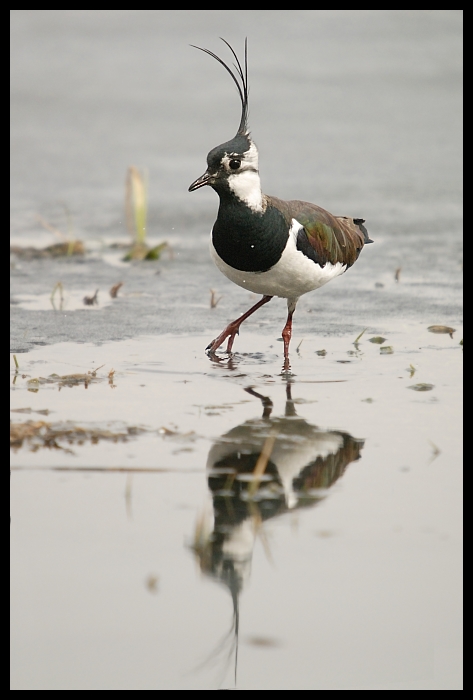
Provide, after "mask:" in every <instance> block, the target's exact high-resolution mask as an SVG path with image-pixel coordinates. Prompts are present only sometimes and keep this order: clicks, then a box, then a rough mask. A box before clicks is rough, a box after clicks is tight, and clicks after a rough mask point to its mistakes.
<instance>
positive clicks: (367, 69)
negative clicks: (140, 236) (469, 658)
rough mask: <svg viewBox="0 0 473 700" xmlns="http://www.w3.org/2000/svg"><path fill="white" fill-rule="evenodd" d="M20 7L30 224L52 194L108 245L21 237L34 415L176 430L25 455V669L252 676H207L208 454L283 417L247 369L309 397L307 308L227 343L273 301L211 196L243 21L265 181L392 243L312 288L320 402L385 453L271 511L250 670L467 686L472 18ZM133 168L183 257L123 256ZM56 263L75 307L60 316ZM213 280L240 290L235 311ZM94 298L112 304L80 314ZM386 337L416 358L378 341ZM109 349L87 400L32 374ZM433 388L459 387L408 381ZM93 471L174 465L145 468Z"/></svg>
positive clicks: (123, 681) (17, 335)
mask: <svg viewBox="0 0 473 700" xmlns="http://www.w3.org/2000/svg"><path fill="white" fill-rule="evenodd" d="M11 20H12V22H11V28H12V83H11V84H12V121H11V131H12V159H11V168H12V176H11V220H12V240H13V242H14V244H16V245H38V246H42V245H46V244H49V243H53V242H57V240H58V239H57V238H56V237H55V236H54V235H53V234H51V233H48V232H47V231H45V230H44V228H42V227H41V225H40V224H39V222H38V219H37V215H38V214H40V215H41V216H43V217H44V219H46V220H47V221H48V222H49V223H50V224H52V225H53V226H56V227H58V228H60V229H61V230H62V231H66V230H67V220H66V216H65V211H66V210H67V211H68V212H70V214H71V216H72V222H73V233H74V236H75V237H77V238H80V239H82V240H83V241H84V242H85V244H86V246H87V249H88V253H87V255H86V256H85V258H84V259H77V258H68V259H62V260H49V259H47V260H44V259H42V260H32V261H27V260H24V259H19V258H17V257H16V256H13V258H12V268H11V288H12V301H13V304H12V307H11V350H12V352H13V353H18V354H17V359H19V361H20V373H17V374H15V376H14V381H15V383H14V384H12V385H11V390H12V407H14V408H15V409H22V410H23V409H28V410H31V411H32V413H31V415H30V414H28V415H23V416H22V414H18V413H13V414H12V420H14V421H19V420H20V419H22V420H27V419H29V418H32V419H35V420H36V419H38V416H39V418H40V419H43V418H44V414H37V413H35V411H37V410H43V411H44V410H45V409H46V410H48V411H50V416H49V418H47V419H46V420H48V421H66V420H67V421H71V422H73V423H74V424H75V423H81V421H83V422H87V421H88V422H89V424H90V423H92V424H94V425H100V426H103V424H104V423H106V422H107V421H121V422H122V424H125V425H129V426H130V425H131V426H136V425H146V426H147V428H148V430H149V431H150V432H148V433H146V435H143V436H141V437H139V438H137V439H136V440H135V441H130V442H128V443H126V444H125V445H124V444H121V443H117V444H115V443H113V444H112V443H107V442H99V444H96V445H95V444H90V443H88V444H84V445H82V446H79V445H74V446H73V450H72V453H67V452H65V451H64V450H62V451H61V450H54V449H53V450H45V449H39V450H37V451H35V452H31V451H29V450H27V449H26V448H24V449H21V450H18V451H17V452H15V453H14V454H13V459H12V465H13V470H14V471H13V472H12V526H11V528H12V642H11V644H12V687H13V688H15V689H24V688H26V689H39V688H47V689H60V688H68V689H78V688H89V689H102V688H103V689H110V688H117V689H125V688H141V689H152V688H153V689H156V688H158V689H159V688H173V689H177V688H189V689H196V688H200V687H202V688H216V687H218V685H219V681H218V680H217V677H218V676H219V675H220V676H221V678H220V680H222V678H223V677H224V676H225V664H223V668H224V671H223V672H222V673H221V666H222V664H220V661H221V659H220V661H219V662H218V663H217V664H216V666H217V667H218V669H220V670H218V669H217V670H216V667H215V666H213V665H212V663H213V662H214V661H215V659H213V662H212V659H211V660H210V661H211V662H212V663H209V665H208V666H205V664H204V666H203V667H202V668H201V670H200V671H199V672H197V673H194V672H193V671H192V669H194V668H195V667H196V666H198V664H199V663H201V662H202V661H203V657H206V656H208V655H211V650H212V649H213V648H215V645H216V644H217V641H218V639H219V637H221V636H222V635H224V634H225V631H226V630H227V631H228V625H229V623H230V619H231V602H230V597H229V596H228V592H227V591H225V590H224V588H223V587H219V586H217V585H215V582H212V581H209V580H207V577H204V578H199V576H196V572H195V569H194V568H193V567H192V555H191V553H190V551H189V547H188V546H187V545H188V544H189V541H190V540H191V539H192V533H193V530H194V529H195V522H196V518H197V519H198V518H199V517H200V515H199V514H200V513H201V510H202V500H203V498H204V496H205V493H206V491H207V486H206V475H205V464H206V460H207V455H208V454H209V450H211V449H212V445H213V444H214V443H215V441H216V440H217V441H218V439H220V437H221V436H222V435H225V434H227V433H228V431H231V430H232V429H234V428H235V427H236V426H238V425H243V424H245V423H246V422H247V421H248V420H249V419H254V418H257V417H259V416H260V415H261V410H260V405H259V402H258V400H257V399H254V398H251V397H250V396H249V395H248V394H246V393H245V392H244V391H243V388H244V387H245V386H247V385H248V384H251V385H253V386H255V387H256V389H257V390H258V391H259V392H260V393H261V394H264V395H268V396H270V397H271V399H272V400H273V401H274V403H275V410H274V414H275V415H281V414H282V413H283V412H284V398H285V387H284V386H281V385H280V382H281V378H280V377H279V376H278V375H279V371H280V364H281V362H280V343H278V342H277V340H276V339H277V338H278V336H279V335H280V332H281V328H282V325H283V323H284V319H285V308H284V304H283V302H282V301H273V302H272V303H271V304H269V305H268V306H267V307H265V308H264V309H262V310H261V311H260V312H259V314H257V315H255V317H254V319H253V320H251V321H249V322H248V324H247V326H246V328H243V329H242V333H241V336H240V337H239V338H237V341H236V344H235V350H236V351H237V353H238V354H237V356H236V358H235V367H234V369H232V367H231V366H227V365H226V364H223V365H220V366H219V365H218V364H212V363H210V362H209V360H208V358H206V356H205V355H204V353H203V348H204V347H205V345H206V343H207V342H208V341H209V340H211V339H212V338H213V337H215V335H216V333H217V332H219V331H220V330H221V329H222V328H223V326H224V325H225V323H227V322H228V321H229V320H230V319H232V318H234V317H235V316H236V315H237V314H238V313H240V312H241V311H243V310H244V309H245V308H247V307H248V306H249V305H250V304H251V303H253V299H252V298H251V295H249V294H247V293H246V292H245V291H244V290H241V289H238V288H237V287H235V286H233V285H231V284H230V282H228V281H227V280H225V279H224V278H223V277H222V276H221V275H220V274H219V272H218V271H217V270H216V269H215V268H214V266H213V265H212V263H211V261H210V259H209V255H208V247H207V240H208V233H209V230H210V227H211V225H212V222H213V220H214V217H215V213H216V207H217V198H216V195H215V193H214V192H212V191H211V190H210V189H208V188H205V189H204V190H199V191H198V192H195V193H188V191H187V188H188V186H189V184H190V183H191V182H192V181H193V180H194V179H195V178H196V177H197V176H199V175H200V174H202V172H203V171H204V169H205V157H206V154H207V152H208V150H210V149H211V148H212V147H214V146H215V145H217V144H218V143H221V142H222V141H225V140H227V139H228V138H230V137H231V136H232V135H233V134H234V132H235V130H236V128H237V125H238V121H239V110H240V108H239V102H238V96H237V94H236V91H235V88H234V86H233V84H232V83H231V80H230V78H229V76H228V75H227V74H226V73H225V71H224V70H223V69H222V68H221V67H220V66H218V65H217V63H216V62H215V61H212V60H211V59H210V58H209V57H208V56H205V55H203V54H202V53H201V52H197V51H196V50H195V49H192V48H190V46H189V44H197V45H199V46H204V47H208V48H210V49H211V50H214V51H216V52H217V53H220V54H221V55H225V47H224V45H223V44H222V43H221V42H220V41H219V40H218V37H219V36H223V37H225V38H226V39H227V40H229V41H230V42H231V43H232V44H233V45H234V46H235V48H236V49H237V50H238V52H240V51H241V49H242V47H243V41H244V37H245V36H248V42H249V68H250V87H251V91H250V126H251V130H252V134H253V137H254V139H255V141H256V143H257V145H258V147H259V151H260V169H261V177H262V184H263V190H264V191H265V192H267V193H269V194H274V195H276V196H279V197H282V198H286V199H289V198H299V199H307V200H309V201H313V202H316V203H317V204H319V205H321V206H323V207H325V208H327V209H329V210H331V211H333V212H334V213H336V214H347V215H351V216H361V217H364V218H365V219H366V220H367V226H368V229H369V231H370V234H371V236H372V238H373V239H374V240H375V243H374V244H373V245H370V246H367V247H366V248H365V250H364V251H363V253H362V256H361V257H360V259H359V260H358V262H357V264H356V265H355V266H354V267H353V268H352V269H351V270H350V271H349V273H348V274H347V275H344V276H343V277H341V278H339V279H337V280H336V281H334V282H333V283H331V284H329V285H327V286H326V287H324V288H322V289H320V290H318V291H317V292H316V293H314V294H311V295H307V296H306V297H304V298H303V299H301V301H300V303H299V305H298V309H297V313H296V316H295V322H294V345H293V365H294V371H295V374H296V377H295V380H294V381H295V383H294V386H293V396H294V397H295V398H297V399H298V401H299V402H300V403H301V405H300V406H299V405H297V411H298V413H299V414H300V415H301V417H302V418H304V419H305V420H307V421H308V422H310V424H312V425H318V426H321V427H322V428H328V429H330V428H337V429H340V430H342V431H346V432H348V433H350V434H351V435H353V436H355V437H359V438H364V439H365V447H364V448H363V451H362V458H361V460H360V461H359V462H357V463H356V464H353V465H352V466H350V467H349V468H348V470H347V474H346V475H344V477H343V479H341V480H340V482H337V486H336V487H334V488H333V490H332V491H331V495H330V496H329V497H328V498H327V499H326V500H325V501H324V502H323V504H322V505H320V506H319V507H317V508H315V509H310V508H306V509H304V510H303V511H301V510H299V511H297V512H293V513H292V514H289V515H288V516H287V517H282V518H281V519H279V520H278V519H274V520H272V521H270V522H269V523H265V528H263V529H262V530H261V531H258V532H259V534H258V538H259V539H257V542H256V544H255V553H254V557H253V572H252V576H251V581H248V582H247V584H246V586H245V590H244V591H243V594H242V614H241V624H242V626H241V645H240V652H241V656H240V667H239V680H238V687H240V688H242V689H243V688H256V687H258V688H263V689H268V688H279V689H280V688H300V689H309V688H310V689H313V688H320V689H339V688H341V689H355V688H367V689H375V688H377V689H380V688H381V689H412V688H414V689H452V688H454V689H459V688H460V687H461V669H460V659H461V604H460V603H461V601H460V581H461V572H460V569H461V522H460V501H461V452H460V443H461V435H460V425H461V414H460V409H461V393H460V389H461V368H460V357H461V347H460V346H459V341H460V339H461V337H462V330H461V329H462V325H461V324H462V299H461V281H462V280H461V278H462V258H461V224H462V209H461V204H462V201H461V185H462V182H461V145H462V143H461V127H462V124H461V98H462V93H461V79H462V72H461V71H462V64H461V51H462V44H461V31H462V11H460V10H307V11H306V10H293V11H291V10H281V11H277V10H270V11H265V10H254V11H237V10H228V11H225V10H217V11H208V10H190V11H187V10H163V11H159V10H154V11H148V10H123V11H122V10H60V11H54V10H14V11H12V13H11ZM130 165H136V166H137V167H139V168H147V169H148V171H149V183H150V185H149V199H150V216H149V224H148V235H149V238H150V241H151V242H159V241H162V240H167V241H168V242H169V244H170V246H171V248H172V251H173V256H172V257H170V256H169V255H168V254H165V255H164V256H163V258H162V259H161V260H160V261H159V262H157V263H142V264H132V265H124V264H122V263H121V262H120V253H119V252H117V251H114V250H113V249H111V248H110V243H112V242H127V241H128V240H129V238H128V234H127V231H126V226H125V221H124V190H125V188H124V181H125V175H126V171H127V168H128V167H129V166H130ZM399 268H400V269H401V272H400V279H399V281H398V282H397V281H396V280H395V278H394V274H395V271H396V270H397V269H399ZM119 280H122V281H124V283H125V285H124V287H123V288H122V290H121V291H120V294H119V297H118V299H116V300H114V302H113V303H112V302H111V300H110V299H109V297H108V289H109V288H110V287H111V285H112V284H115V283H116V282H118V281H119ZM58 281H62V284H63V286H64V294H65V297H66V307H65V308H64V309H62V310H61V311H54V310H53V309H52V308H51V304H50V300H49V297H50V294H51V291H52V289H53V287H54V285H55V284H56V283H57V282H58ZM209 288H213V289H215V290H217V292H218V295H219V296H220V295H222V300H221V301H220V303H219V305H218V307H217V308H216V309H210V308H209V296H210V292H209ZM95 289H99V305H98V307H94V308H85V307H83V306H82V302H81V300H82V297H83V296H84V295H85V294H92V293H93V292H94V291H95ZM74 300H75V301H74ZM430 324H447V325H449V326H453V327H454V328H456V329H457V330H456V332H455V334H454V338H450V337H449V336H448V335H437V336H434V335H432V334H430V333H428V332H427V330H426V329H427V326H428V325H430ZM364 328H367V329H368V330H367V331H366V333H365V336H364V337H363V341H362V345H361V351H360V353H358V354H356V353H355V354H354V346H353V340H354V339H355V337H356V336H357V335H358V334H359V333H360V332H361V331H362V330H363V329H364ZM165 334H166V335H165ZM374 334H382V335H383V336H385V337H387V338H388V340H387V344H392V345H393V347H394V353H393V354H392V355H387V356H382V355H380V352H379V346H376V345H373V344H370V343H368V342H367V338H368V337H369V336H370V335H374ZM145 336H146V337H145ZM302 339H303V344H302V346H301V351H300V353H296V352H295V347H296V346H297V345H298V344H299V343H300V341H301V340H302ZM321 349H325V350H326V352H327V355H326V356H325V357H323V356H319V355H316V354H315V351H318V350H321ZM20 353H21V354H20ZM101 364H105V368H104V369H103V370H102V371H101V372H102V376H101V380H102V381H101V383H97V384H94V385H91V386H89V388H88V390H87V391H84V390H83V388H82V387H80V388H79V387H75V388H73V389H70V388H63V389H61V390H60V391H58V390H57V386H56V385H54V384H53V385H47V386H44V387H43V386H41V388H40V389H39V391H37V392H36V393H34V392H31V391H29V390H28V386H29V385H28V378H31V377H38V376H48V375H49V374H52V373H56V374H60V375H63V374H66V373H71V372H84V371H87V370H90V369H91V368H93V367H97V366H99V365H101ZM111 367H113V368H114V369H115V370H116V374H115V380H114V381H115V384H116V386H114V388H113V389H111V387H110V385H109V383H108V382H107V381H106V376H107V372H108V371H109V370H110V368H111ZM411 368H412V369H414V372H415V375H414V377H413V378H412V379H411V378H410V374H411V372H412V369H411ZM22 373H23V374H24V376H23V375H22ZM100 374H101V373H100V371H99V377H100ZM417 381H419V382H431V383H432V384H433V385H434V389H433V390H432V391H431V392H428V393H416V392H413V391H408V390H407V387H408V386H409V384H412V383H413V382H417ZM319 382H322V383H321V384H319ZM324 382H328V383H327V384H325V383H324ZM367 399H368V400H367ZM162 426H166V429H168V430H171V433H169V434H168V433H165V434H164V435H171V437H169V439H164V437H163V434H162V433H157V432H156V431H157V430H158V429H160V428H162ZM172 431H175V434H174V433H173V432H172ZM194 433H195V436H194V437H191V438H189V435H191V436H192V435H193V434H194ZM186 435H187V436H188V437H187V438H186V437H185V436H186ZM53 468H54V469H56V468H60V469H66V470H67V471H54V470H53ZM90 468H93V469H109V468H114V469H115V468H120V469H125V470H128V471H131V472H133V470H134V469H139V468H145V469H153V468H154V469H158V470H164V472H166V473H155V474H151V473H150V472H149V473H146V474H139V473H134V472H133V477H132V481H125V479H129V478H130V477H126V476H125V475H124V474H123V473H121V472H110V473H108V472H107V473H104V474H102V473H97V472H95V471H89V472H87V473H86V474H83V472H82V471H81V470H83V469H90ZM21 469H24V471H21ZM131 484H132V485H133V488H131ZM131 492H133V497H132V508H131V510H132V513H131V512H130V507H129V503H128V500H129V498H128V497H129V496H130V493H131ZM332 492H333V495H332ZM124 494H128V496H127V499H128V500H126V499H124ZM125 500H126V504H125ZM255 528H256V526H255ZM265 533H266V534H265ZM255 536H256V535H255ZM150 574H153V575H155V574H156V576H157V578H158V579H159V584H158V586H157V589H156V591H155V592H153V590H152V589H150V588H149V586H147V584H146V583H145V582H146V581H147V580H148V577H149V576H150ZM155 593H156V595H155ZM227 623H228V624H227ZM258 639H259V640H260V641H258ZM252 640H253V641H252ZM255 640H256V641H255ZM225 684H226V685H224V687H228V686H229V685H231V674H230V676H229V675H227V677H226V680H225Z"/></svg>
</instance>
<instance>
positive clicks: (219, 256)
mask: <svg viewBox="0 0 473 700" xmlns="http://www.w3.org/2000/svg"><path fill="white" fill-rule="evenodd" d="M222 41H223V42H224V43H225V44H226V45H227V46H228V48H229V49H230V51H231V53H232V54H233V57H234V59H235V62H236V64H235V65H234V68H235V71H234V70H232V68H231V67H230V66H228V65H227V64H226V63H225V61H223V60H222V59H221V58H220V57H219V56H217V54H215V53H213V51H210V50H209V49H203V48H201V47H200V46H194V48H196V49H199V50H200V51H204V52H205V53H207V54H209V56H212V58H214V59H215V60H216V61H218V62H219V63H220V64H221V65H222V66H223V67H224V68H225V70H226V71H227V72H228V73H229V74H230V76H231V77H232V80H233V82H234V83H235V85H236V86H237V89H238V93H239V95H240V100H241V119H240V125H239V127H238V131H237V133H236V135H235V136H234V137H233V138H232V139H231V140H230V141H227V142H226V143H222V144H221V145H220V146H216V147H215V148H213V149H212V150H211V151H210V153H209V154H208V156H207V170H206V171H205V173H204V174H203V175H202V176H201V177H199V178H198V179H197V180H195V182H193V183H192V185H191V186H190V187H189V191H190V192H192V191H194V190H197V189H199V187H203V186H204V185H210V187H212V188H213V189H214V190H215V191H216V192H217V194H218V196H219V198H220V206H219V209H218V215H217V220H216V221H215V223H214V225H213V228H212V233H211V241H210V252H211V256H212V258H213V260H214V262H215V264H216V265H217V267H218V268H219V270H220V271H221V272H223V274H224V275H226V277H228V279H230V280H231V281H232V282H235V284H238V285H239V286H240V287H243V288H244V289H248V290H249V291H250V292H255V293H256V294H262V295H263V297H262V298H261V299H260V300H259V301H258V302H257V303H256V304H255V305H254V306H252V307H251V309H248V311H247V312H246V313H244V314H243V315H242V316H240V317H239V318H237V319H236V320H235V321H233V322H232V323H230V324H229V325H228V326H227V327H226V328H225V330H224V331H222V333H220V335H219V336H218V337H217V338H215V340H213V341H212V342H211V343H210V344H209V345H208V346H207V348H206V351H207V352H208V354H209V355H213V354H214V353H215V351H216V350H217V348H219V347H220V346H221V345H222V344H223V343H224V342H225V340H227V338H228V342H227V352H228V353H231V350H232V347H233V341H234V340H235V336H236V335H237V333H238V332H239V329H240V326H241V324H242V323H243V321H245V320H246V319H247V318H248V317H249V316H251V314H253V313H254V312H255V311H256V310H257V309H259V308H260V307H261V306H263V305H264V304H267V303H268V301H270V300H271V299H272V298H273V297H275V296H276V297H282V298H284V299H287V308H288V315H287V321H286V325H285V326H284V329H283V331H282V337H283V341H284V366H283V371H289V369H290V364H289V342H290V340H291V334H292V317H293V314H294V310H295V308H296V304H297V302H298V300H299V297H300V296H302V294H307V292H311V291H312V290H313V289H318V288H319V287H321V286H322V285H324V284H326V283H327V282H330V280H331V279H333V278H334V277H338V275H341V274H343V273H344V272H346V270H348V268H349V267H351V266H352V265H353V263H354V262H355V261H356V260H357V258H358V256H359V254H360V252H361V250H362V248H363V246H364V245H365V243H371V242H372V241H371V239H370V238H369V236H368V232H367V230H366V228H365V227H364V225H363V224H364V219H352V218H350V217H347V216H334V215H333V214H330V213H329V212H328V211H326V210H325V209H322V208H321V207H319V206H317V205H316V204H310V203H309V202H302V201H299V200H291V201H284V200H282V199H278V198H277V197H272V196H269V195H266V194H263V192H262V190H261V183H260V177H259V171H258V149H257V148H256V145H255V143H254V141H253V140H252V138H251V136H250V132H249V130H248V50H247V41H246V40H245V52H244V69H243V67H242V65H241V63H240V60H239V59H238V56H237V54H236V52H235V51H234V49H233V48H232V47H231V46H230V44H229V43H228V42H227V41H225V39H222Z"/></svg>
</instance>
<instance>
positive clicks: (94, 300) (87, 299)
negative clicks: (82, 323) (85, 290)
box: [82, 289, 99, 306]
mask: <svg viewBox="0 0 473 700" xmlns="http://www.w3.org/2000/svg"><path fill="white" fill-rule="evenodd" d="M98 293H99V290H98V289H96V290H95V294H94V296H93V297H87V296H85V297H84V298H83V300H82V301H83V302H84V304H85V305H86V306H93V305H94V304H98V303H99V300H98V297H97V295H98Z"/></svg>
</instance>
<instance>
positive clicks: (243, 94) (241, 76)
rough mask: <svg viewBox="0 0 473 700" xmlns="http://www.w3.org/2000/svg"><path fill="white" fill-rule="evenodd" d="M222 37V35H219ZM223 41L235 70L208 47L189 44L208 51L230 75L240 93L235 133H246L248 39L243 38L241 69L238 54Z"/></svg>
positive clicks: (205, 51)
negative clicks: (233, 59)
mask: <svg viewBox="0 0 473 700" xmlns="http://www.w3.org/2000/svg"><path fill="white" fill-rule="evenodd" d="M220 38H221V39H222V37H220ZM222 41H223V43H224V44H226V45H227V46H228V48H229V49H230V51H231V52H232V54H233V56H234V58H235V61H236V65H235V64H233V65H234V68H235V70H236V74H235V72H234V71H233V70H232V69H231V68H230V66H228V65H227V64H226V63H225V61H223V60H222V59H221V58H220V57H219V56H217V54H215V53H214V52H213V51H210V50H209V49H203V48H202V47H200V46H194V44H191V46H192V47H193V48H194V49H199V51H203V52H204V53H208V54H209V56H212V58H215V60H216V61H218V62H219V63H220V64H221V65H222V66H223V67H224V68H225V70H226V71H227V72H228V73H230V75H231V76H232V80H233V82H234V83H235V85H236V86H237V90H238V94H239V95H240V100H241V120H240V126H239V127H238V131H237V134H246V133H248V40H247V39H245V60H244V66H245V69H244V70H243V68H242V66H241V63H240V60H239V58H238V56H237V55H236V53H235V51H234V49H233V48H232V47H231V46H230V44H229V43H228V41H226V40H225V39H222Z"/></svg>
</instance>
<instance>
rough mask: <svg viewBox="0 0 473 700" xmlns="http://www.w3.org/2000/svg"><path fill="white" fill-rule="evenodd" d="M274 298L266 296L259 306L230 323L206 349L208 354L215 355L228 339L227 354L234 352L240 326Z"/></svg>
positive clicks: (256, 305)
mask: <svg viewBox="0 0 473 700" xmlns="http://www.w3.org/2000/svg"><path fill="white" fill-rule="evenodd" d="M272 298H273V297H272V296H271V297H270V296H267V295H265V296H264V297H263V298H262V299H260V300H259V301H258V303H257V304H255V305H254V306H252V307H251V309H248V311H247V312H246V313H244V314H243V315H242V316H240V318H237V319H236V321H232V323H229V324H228V326H227V327H226V328H225V330H223V331H222V332H221V333H220V335H219V336H218V337H217V338H215V340H212V342H211V343H209V344H208V345H207V347H206V348H205V349H206V351H207V352H209V353H213V352H215V350H217V348H219V347H220V346H221V345H222V344H223V343H224V342H225V340H226V339H227V338H228V343H227V352H231V351H232V347H233V341H234V340H235V336H236V335H237V333H238V332H239V330H240V326H241V324H242V323H243V321H246V319H247V318H248V316H251V314H254V312H255V311H257V310H258V309H259V308H260V307H261V306H263V305H264V304H267V303H268V301H271V299H272Z"/></svg>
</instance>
